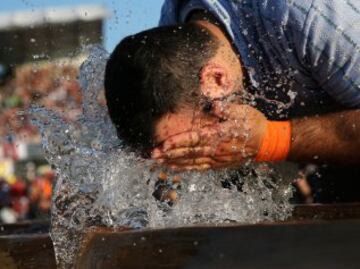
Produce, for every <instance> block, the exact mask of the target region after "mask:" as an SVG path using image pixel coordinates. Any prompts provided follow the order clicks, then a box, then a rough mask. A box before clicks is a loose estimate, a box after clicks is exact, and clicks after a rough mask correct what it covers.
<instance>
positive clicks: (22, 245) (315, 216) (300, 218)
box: [0, 203, 360, 269]
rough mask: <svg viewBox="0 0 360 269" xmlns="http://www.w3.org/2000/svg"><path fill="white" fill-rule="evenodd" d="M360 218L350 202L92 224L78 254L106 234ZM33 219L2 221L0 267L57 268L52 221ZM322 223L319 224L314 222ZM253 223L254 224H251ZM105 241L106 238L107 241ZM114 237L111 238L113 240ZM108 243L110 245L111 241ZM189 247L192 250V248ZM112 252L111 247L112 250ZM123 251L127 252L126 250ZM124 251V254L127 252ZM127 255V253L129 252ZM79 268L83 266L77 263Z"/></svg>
mask: <svg viewBox="0 0 360 269" xmlns="http://www.w3.org/2000/svg"><path fill="white" fill-rule="evenodd" d="M339 220H340V222H341V221H346V220H355V221H359V220H360V203H351V204H331V205H329V204H313V205H297V206H295V208H294V212H293V215H292V216H291V217H290V218H289V219H287V220H285V221H282V222H275V223H274V222H268V223H259V224H256V225H253V224H247V225H245V224H240V225H239V224H228V225H219V226H211V225H205V226H204V225H197V226H189V227H185V228H181V227H178V228H171V229H157V230H152V229H145V230H141V231H134V230H130V229H128V228H116V229H114V228H103V227H93V228H90V229H88V230H87V231H86V232H85V234H86V236H85V238H84V241H83V244H82V247H81V249H80V251H79V255H78V259H77V260H78V264H79V263H80V264H81V263H84V260H86V257H87V258H88V257H89V256H88V255H90V254H91V253H92V252H91V248H94V247H95V248H97V247H99V246H100V245H101V242H100V243H99V240H100V239H102V238H105V239H106V241H107V240H108V239H109V238H122V239H123V238H128V239H131V238H133V237H134V236H138V235H140V234H147V235H149V234H154V235H155V234H156V235H161V234H162V233H165V234H166V233H175V234H176V233H177V232H180V233H190V231H191V232H195V233H196V232H199V231H203V230H207V231H213V232H216V230H234V231H240V230H246V229H251V230H253V229H260V230H261V229H262V228H259V227H262V226H271V227H285V228H286V227H294V226H296V225H300V226H299V227H301V225H303V226H311V225H312V224H327V223H337V222H338V221H339ZM31 225H32V223H20V224H15V225H0V265H1V266H0V267H1V269H23V268H24V269H28V268H37V269H42V268H44V269H53V268H54V269H55V268H56V265H55V256H54V251H53V245H52V241H51V239H50V236H49V234H48V229H49V222H46V221H42V222H36V223H35V226H33V227H30V226H31ZM313 226H319V225H313ZM251 227H252V228H251ZM106 241H105V242H106ZM110 241H111V240H110ZM109 247H111V246H110V245H109ZM189 251H190V250H189ZM110 252H111V251H110ZM124 253H127V252H126V251H125V252H124ZM124 253H123V254H122V255H125V254H124ZM127 255H128V254H127ZM77 268H83V267H81V266H80V267H79V265H78V267H77Z"/></svg>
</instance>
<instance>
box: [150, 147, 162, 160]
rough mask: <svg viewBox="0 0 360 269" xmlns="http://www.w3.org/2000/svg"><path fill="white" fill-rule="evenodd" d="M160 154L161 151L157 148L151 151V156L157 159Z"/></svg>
mask: <svg viewBox="0 0 360 269" xmlns="http://www.w3.org/2000/svg"><path fill="white" fill-rule="evenodd" d="M160 156H161V151H160V150H159V149H154V150H153V152H152V153H151V158H153V159H157V158H159V157H160Z"/></svg>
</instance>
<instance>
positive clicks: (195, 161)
mask: <svg viewBox="0 0 360 269" xmlns="http://www.w3.org/2000/svg"><path fill="white" fill-rule="evenodd" d="M213 163H215V161H214V160H213V159H212V158H206V157H205V158H204V157H203V158H201V157H200V158H195V159H176V160H170V161H169V162H167V163H166V165H170V166H171V165H179V166H186V165H201V164H213Z"/></svg>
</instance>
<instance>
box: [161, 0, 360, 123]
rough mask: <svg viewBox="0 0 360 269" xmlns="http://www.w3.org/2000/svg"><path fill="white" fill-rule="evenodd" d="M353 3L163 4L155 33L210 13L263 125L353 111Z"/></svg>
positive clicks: (359, 95)
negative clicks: (234, 54)
mask: <svg viewBox="0 0 360 269" xmlns="http://www.w3.org/2000/svg"><path fill="white" fill-rule="evenodd" d="M359 3H360V2H358V0H326V1H325V0H167V1H165V3H164V5H163V8H162V14H161V19H160V25H171V24H177V23H183V22H185V21H186V20H187V17H188V15H189V14H190V13H191V12H192V11H195V10H207V11H209V12H211V13H212V14H213V15H214V16H215V17H216V18H217V19H218V20H219V22H220V23H222V25H223V26H224V27H225V29H226V30H227V32H228V35H229V36H230V37H231V39H232V41H233V43H234V45H235V46H236V48H237V49H238V52H239V54H240V57H241V60H242V63H243V64H244V66H245V68H246V70H247V73H248V76H249V78H250V81H251V84H252V88H253V89H254V90H253V94H254V96H255V98H256V102H257V104H259V106H260V107H262V108H264V110H265V111H267V112H266V113H267V114H268V116H269V117H270V118H279V115H280V118H281V117H283V118H287V117H289V116H297V115H298V116H300V115H306V114H310V113H317V112H326V111H334V110H336V109H344V108H359V107H360V4H359Z"/></svg>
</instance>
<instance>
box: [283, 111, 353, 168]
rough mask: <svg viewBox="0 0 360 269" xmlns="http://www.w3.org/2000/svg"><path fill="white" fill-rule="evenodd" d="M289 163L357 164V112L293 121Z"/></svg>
mask: <svg viewBox="0 0 360 269" xmlns="http://www.w3.org/2000/svg"><path fill="white" fill-rule="evenodd" d="M291 125H292V141H291V147H290V152H289V156H288V159H289V160H291V161H297V162H324V163H344V164H348V163H352V164H354V163H360V109H357V110H349V111H344V112H339V113H333V114H326V115H322V116H315V117H308V118H303V119H294V120H292V122H291Z"/></svg>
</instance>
